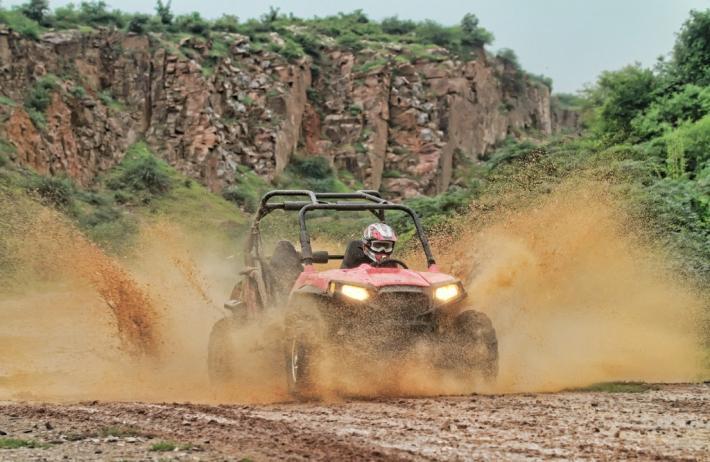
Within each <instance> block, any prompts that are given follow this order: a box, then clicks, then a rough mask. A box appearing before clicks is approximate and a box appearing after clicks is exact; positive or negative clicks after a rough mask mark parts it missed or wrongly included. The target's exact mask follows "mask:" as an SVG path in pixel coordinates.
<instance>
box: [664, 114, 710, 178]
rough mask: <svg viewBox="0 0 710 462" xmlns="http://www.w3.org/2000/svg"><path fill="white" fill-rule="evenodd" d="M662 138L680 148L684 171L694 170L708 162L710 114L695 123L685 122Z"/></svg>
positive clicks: (709, 151)
mask: <svg viewBox="0 0 710 462" xmlns="http://www.w3.org/2000/svg"><path fill="white" fill-rule="evenodd" d="M664 138H665V140H666V142H667V143H670V142H671V141H673V142H675V143H677V146H679V147H678V148H677V149H682V151H683V156H684V157H685V166H686V171H688V172H695V171H698V170H700V169H702V168H704V167H705V166H706V165H708V164H709V163H710V115H706V116H705V117H703V118H702V119H700V120H699V121H697V122H695V123H685V124H683V125H681V126H680V127H679V128H678V129H677V130H675V131H674V132H672V133H669V134H668V135H666V136H665V137H664Z"/></svg>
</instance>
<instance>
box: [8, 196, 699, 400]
mask: <svg viewBox="0 0 710 462" xmlns="http://www.w3.org/2000/svg"><path fill="white" fill-rule="evenodd" d="M0 206H2V207H6V206H7V204H4V205H3V204H2V203H0ZM5 210H6V211H7V210H9V209H5ZM3 220H4V223H0V225H4V230H5V231H6V234H7V231H8V230H10V231H12V232H11V233H9V235H11V237H8V236H6V239H5V240H4V241H3V242H2V245H3V247H2V249H4V251H5V252H6V254H7V255H10V258H7V255H6V256H5V257H6V258H4V259H2V260H0V263H2V264H3V265H6V266H7V267H8V268H9V267H11V269H12V271H10V272H11V273H12V274H13V277H12V278H10V279H7V278H5V280H4V284H0V349H1V350H2V351H3V353H4V354H3V360H2V362H1V363H0V399H36V400H53V401H61V400H76V399H106V400H146V401H185V400H189V401H198V402H270V401H278V400H284V399H288V397H287V395H286V390H285V379H284V377H283V371H284V365H283V356H282V353H281V352H277V353H274V351H275V349H274V343H273V340H274V339H275V338H276V337H278V335H279V334H278V332H279V331H278V329H275V328H274V325H277V324H278V322H279V320H278V319H276V320H269V321H267V322H265V323H252V324H250V325H248V326H246V327H245V328H244V329H242V331H241V332H240V338H239V339H238V340H237V341H238V344H237V345H236V348H237V349H238V350H239V351H240V352H242V353H243V354H242V355H241V356H242V358H241V362H240V363H239V364H238V366H237V369H238V379H237V380H236V381H235V383H234V384H233V386H230V387H228V388H226V389H218V388H215V387H213V386H211V385H210V382H209V380H208V374H207V344H208V339H209V334H210V330H211V329H212V326H213V325H214V324H215V322H216V321H218V320H219V319H221V318H222V317H224V316H225V314H226V311H225V310H224V309H223V308H222V307H221V305H222V303H223V301H224V300H225V299H226V297H227V295H228V294H229V293H230V291H231V288H232V285H233V284H234V280H235V277H236V275H237V272H238V269H239V263H241V261H240V259H238V257H237V256H235V255H228V254H225V253H224V248H225V243H219V244H217V243H215V242H213V237H212V236H210V237H206V236H201V235H199V233H198V234H196V233H195V232H194V231H192V232H190V233H186V232H185V231H184V230H183V229H181V228H179V227H177V226H175V225H173V224H171V223H168V222H165V221H157V222H152V223H150V224H146V225H145V226H143V228H142V230H141V232H140V236H139V238H138V242H137V244H136V246H135V248H134V251H133V252H132V253H131V254H130V255H128V256H126V257H124V258H120V259H119V258H117V257H110V256H108V255H106V254H104V253H103V252H102V251H101V250H100V249H99V248H98V247H96V246H95V245H94V244H92V243H90V242H89V241H88V240H86V239H85V238H84V237H83V236H82V235H81V234H80V233H79V232H77V231H76V230H75V229H73V228H72V226H71V225H70V224H68V223H67V222H66V221H65V220H63V219H62V218H61V217H60V216H59V214H57V213H56V212H53V211H51V210H49V209H46V208H44V207H40V206H36V207H34V209H33V211H32V213H29V214H24V215H22V214H17V213H4V214H3ZM461 223H462V224H463V225H462V226H459V228H458V231H457V232H456V235H455V238H453V239H452V238H451V237H450V236H449V238H448V240H443V241H442V240H441V239H435V241H436V242H437V243H438V245H437V246H436V247H438V249H437V250H438V253H439V256H440V261H441V266H442V269H443V270H445V271H451V272H453V273H455V274H457V275H459V276H461V277H462V279H464V280H465V281H466V285H467V290H468V293H469V300H470V306H471V308H474V309H477V310H481V311H483V312H485V313H487V314H488V315H489V316H490V317H491V319H492V320H493V324H494V326H495V327H496V330H497V332H498V338H499V348H500V374H499V378H498V381H497V384H496V386H495V387H493V388H491V387H486V386H483V385H477V386H476V387H475V389H476V390H477V391H482V392H503V393H507V392H537V391H554V390H560V389H564V388H567V387H575V386H584V385H588V384H591V383H594V382H600V381H607V380H645V381H692V380H697V379H698V378H700V377H701V376H702V374H704V373H705V374H706V373H707V371H706V370H704V369H703V366H702V360H701V352H702V347H701V340H702V335H704V334H703V332H701V327H700V326H701V325H702V316H703V313H704V308H705V306H704V304H703V303H704V301H706V300H707V299H706V298H704V297H703V294H701V293H699V292H698V291H697V289H694V288H693V287H691V286H690V285H689V284H687V283H686V282H685V281H684V280H683V279H681V278H680V277H677V276H676V275H674V274H673V272H672V271H671V270H670V269H669V268H670V266H669V265H667V264H666V261H667V258H666V256H665V255H664V253H663V251H661V250H660V249H657V248H655V247H654V246H653V244H652V243H648V242H644V243H641V241H640V240H639V239H638V238H637V233H636V232H635V230H634V227H635V226H638V225H639V224H633V223H630V222H629V219H628V216H627V214H626V213H625V212H624V208H623V207H622V206H620V204H619V203H618V202H617V201H615V200H614V199H613V198H612V197H611V195H609V194H607V193H606V191H605V189H604V187H602V186H598V185H588V184H587V185H582V186H580V185H575V186H572V185H563V186H561V187H560V188H558V189H557V190H556V191H554V192H552V193H551V194H547V195H545V196H544V197H543V198H540V199H538V200H535V201H534V202H532V203H531V204H530V205H529V206H528V205H526V206H524V207H510V208H508V209H505V210H498V211H497V212H496V213H495V214H492V216H490V217H486V218H485V219H482V218H481V217H480V216H479V215H477V214H475V213H472V214H471V215H470V216H467V217H464V218H462V220H461ZM442 242H446V244H442ZM326 244H328V246H332V243H326ZM229 245H232V246H235V247H236V245H237V244H236V243H230V244H229ZM235 250H236V248H235ZM8 281H9V282H8ZM265 351H271V353H270V354H269V355H265V354H264V352H265ZM430 354H431V352H430V351H428V350H427V349H426V347H425V346H422V348H421V349H418V350H417V351H415V352H413V354H412V355H411V356H410V357H408V358H406V359H404V360H402V361H398V362H396V363H393V362H392V361H390V362H389V363H388V362H381V363H374V362H373V363H371V364H369V365H368V368H367V371H365V373H364V374H357V373H355V374H341V373H339V372H336V371H337V368H336V367H335V366H336V364H334V363H337V362H342V361H340V360H341V359H342V358H337V357H336V358H331V360H330V361H325V362H324V364H323V365H322V366H321V370H322V373H323V374H324V378H325V382H327V386H325V387H323V390H322V393H321V397H323V398H326V399H337V396H338V395H339V393H340V394H342V393H345V394H354V395H367V396H373V395H374V396H401V395H439V394H455V393H463V392H468V391H471V389H470V388H467V387H468V386H469V385H470V384H468V383H466V386H464V384H463V383H462V382H461V381H460V380H458V379H455V378H451V377H446V376H442V375H440V374H437V372H436V371H433V370H432V369H431V368H428V367H426V366H424V363H425V361H423V359H426V358H427V357H428V356H429V355H430ZM274 358H275V359H274ZM334 390H337V391H334Z"/></svg>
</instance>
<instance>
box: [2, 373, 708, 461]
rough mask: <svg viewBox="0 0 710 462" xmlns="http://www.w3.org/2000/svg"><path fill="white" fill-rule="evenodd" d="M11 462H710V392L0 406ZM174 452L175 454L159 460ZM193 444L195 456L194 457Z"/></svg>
mask: <svg viewBox="0 0 710 462" xmlns="http://www.w3.org/2000/svg"><path fill="white" fill-rule="evenodd" d="M0 431H2V432H5V433H7V436H5V438H7V437H13V438H21V439H26V440H28V439H29V440H34V441H37V442H42V443H46V444H47V447H46V448H41V449H27V448H23V449H3V450H0V459H2V460H62V459H71V460H96V459H105V460H152V459H154V460H158V459H164V458H165V457H166V456H169V457H168V458H169V459H176V460H240V459H242V458H249V459H252V460H274V459H290V460H305V459H309V460H313V459H316V460H318V459H330V460H352V459H359V460H412V459H418V460H422V459H438V460H441V459H449V460H462V459H468V460H472V459H475V460H482V459H484V460H501V459H506V460H511V459H512V460H523V459H548V460H549V459H572V458H574V459H642V460H649V459H654V460H710V386H708V385H666V386H661V387H660V388H659V389H658V390H652V391H647V392H642V393H613V394H612V393H580V392H576V393H556V394H520V395H504V396H481V395H474V396H465V397H448V398H422V399H381V400H374V401H346V402H342V403H332V404H313V403H311V404H294V403H285V404H270V405H222V406H210V405H197V404H175V403H174V404H147V403H97V402H93V403H76V404H40V403H8V402H5V403H0ZM160 441H173V442H175V443H176V445H177V446H178V448H177V449H176V450H174V451H171V452H167V453H166V452H156V451H151V450H150V449H151V447H152V446H153V445H154V444H156V443H157V442H160ZM189 445H191V447H190V446H189Z"/></svg>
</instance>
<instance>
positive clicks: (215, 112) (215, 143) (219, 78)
mask: <svg viewBox="0 0 710 462" xmlns="http://www.w3.org/2000/svg"><path fill="white" fill-rule="evenodd" d="M220 39H221V40H222V43H227V44H228V45H229V46H228V50H226V51H225V50H222V51H221V52H220V53H216V50H215V48H214V46H213V43H212V42H211V41H209V40H204V39H200V40H198V39H195V38H187V39H183V40H182V41H181V42H180V43H179V44H175V43H170V42H167V41H165V39H164V38H162V37H160V36H153V35H152V36H141V35H133V34H125V33H121V32H115V31H98V32H92V33H79V32H61V33H48V34H45V35H44V36H43V37H42V38H41V40H39V41H32V40H29V39H23V38H20V37H19V36H18V35H17V34H15V33H13V32H10V31H1V30H0V96H3V97H4V99H3V100H0V137H3V138H5V139H6V140H7V141H9V142H10V143H11V144H13V145H14V146H15V148H16V150H15V151H16V152H15V153H14V154H13V156H14V157H13V159H12V160H14V161H15V162H17V163H20V164H23V165H28V166H31V167H33V168H35V169H36V170H38V171H40V172H43V173H50V174H57V173H66V174H68V175H70V176H71V177H73V178H74V179H76V181H78V182H80V183H82V184H89V183H91V181H92V180H93V179H94V178H95V177H96V176H97V175H99V174H101V173H102V172H104V171H105V170H107V169H109V168H110V167H112V166H113V165H115V164H116V163H117V162H119V161H120V160H121V158H122V156H123V153H124V152H125V151H126V148H127V147H128V146H129V145H130V144H131V143H133V142H135V141H136V140H138V139H145V140H146V141H148V143H149V144H150V145H151V146H152V147H153V148H154V150H155V151H156V152H157V153H158V154H159V155H160V156H161V157H162V158H164V159H165V160H166V161H168V162H169V163H170V164H171V165H173V166H174V167H176V168H177V169H178V170H180V171H181V172H183V173H185V174H187V175H188V176H190V177H192V178H195V179H197V180H199V181H201V182H202V183H204V184H206V185H207V186H208V187H209V188H210V189H211V190H213V191H215V192H219V191H221V190H222V189H223V188H224V187H226V186H228V185H230V184H231V183H233V182H234V180H235V172H236V170H237V168H238V166H246V167H248V168H250V169H252V170H253V171H254V172H256V173H257V174H259V175H261V176H263V177H265V178H267V179H270V178H273V177H275V176H276V175H278V174H279V173H280V172H282V171H283V169H284V168H286V167H287V166H288V163H289V160H290V159H291V156H292V155H294V153H297V152H298V153H300V154H301V155H320V156H324V157H326V158H328V159H329V160H330V161H331V163H332V165H333V166H335V167H336V168H338V169H341V170H347V171H349V172H351V173H352V174H353V175H354V177H355V178H356V179H358V180H360V181H362V182H363V183H364V184H366V185H367V186H368V187H370V188H374V189H381V190H383V191H385V192H387V193H389V194H390V195H391V196H394V197H409V196H413V195H417V194H433V193H436V192H440V191H444V190H446V189H447V188H448V186H449V184H450V183H451V181H452V177H453V171H454V168H455V166H456V164H457V162H460V161H462V160H464V159H468V160H469V161H470V160H473V161H475V160H477V159H479V158H480V157H481V156H484V155H485V154H486V153H487V152H489V151H490V150H491V149H492V148H493V147H494V146H495V145H496V144H497V143H499V142H500V141H502V140H504V139H505V138H506V137H509V136H513V137H522V136H526V134H529V133H530V132H536V133H539V134H542V135H548V134H551V133H553V132H556V131H560V130H562V129H574V128H575V127H576V125H577V124H578V123H579V122H578V119H577V118H576V116H575V114H572V113H567V112H565V111H562V110H554V111H553V110H552V109H551V107H550V94H549V90H548V88H547V87H545V86H543V85H540V84H538V83H534V82H532V81H530V80H529V79H528V78H527V77H525V76H524V75H523V74H522V73H520V71H518V70H516V69H512V68H510V67H509V66H507V65H506V64H504V63H503V62H501V61H498V60H496V59H493V58H490V57H488V56H487V55H486V54H485V52H484V51H483V50H480V52H479V53H478V54H477V55H476V56H475V58H474V59H472V60H471V61H468V62H462V61H457V60H454V59H453V58H452V57H450V56H449V55H448V54H447V52H446V51H445V50H443V49H438V50H434V51H435V52H436V53H435V55H434V56H435V58H436V59H432V58H430V59H420V60H416V61H414V62H409V61H407V60H402V59H396V58H397V50H396V49H393V50H389V51H388V53H389V55H387V56H386V58H387V59H382V58H383V56H382V54H381V53H380V54H378V55H375V54H374V52H368V51H367V50H366V51H364V52H361V53H359V54H357V55H355V54H353V53H352V52H349V51H344V50H341V49H336V48H332V49H328V50H326V51H325V52H324V53H323V55H322V56H321V57H320V59H319V62H318V63H317V64H318V65H317V69H318V72H317V73H316V72H314V68H315V66H314V63H313V60H312V59H311V58H308V57H306V58H302V59H298V60H291V61H288V60H286V59H285V58H283V57H282V56H280V55H278V54H276V53H273V52H268V51H263V50H256V49H254V50H252V49H251V47H250V43H249V40H248V38H246V37H244V36H241V35H238V34H224V35H222V36H221V37H220ZM275 39H278V37H275ZM47 75H52V76H56V79H54V80H55V81H56V82H57V84H56V85H55V87H54V89H53V90H51V94H50V95H49V104H48V107H47V108H46V109H45V111H44V123H40V122H38V119H37V117H30V115H31V114H30V113H28V110H27V109H26V108H25V105H24V104H23V102H24V101H26V100H27V98H28V95H31V94H32V92H33V91H34V89H36V87H37V85H38V82H39V81H41V80H42V78H43V77H45V79H46V78H47V77H46V76H47ZM3 101H4V102H3ZM12 101H14V102H15V104H12Z"/></svg>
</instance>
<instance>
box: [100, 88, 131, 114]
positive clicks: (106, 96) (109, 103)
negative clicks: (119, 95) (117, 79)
mask: <svg viewBox="0 0 710 462" xmlns="http://www.w3.org/2000/svg"><path fill="white" fill-rule="evenodd" d="M99 99H100V100H101V102H102V103H104V105H105V106H106V107H108V108H109V109H111V110H112V111H115V112H122V111H125V110H126V106H124V105H123V103H121V102H120V101H116V99H115V98H114V97H113V95H112V94H111V92H110V91H109V90H104V91H102V92H101V93H100V94H99Z"/></svg>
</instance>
